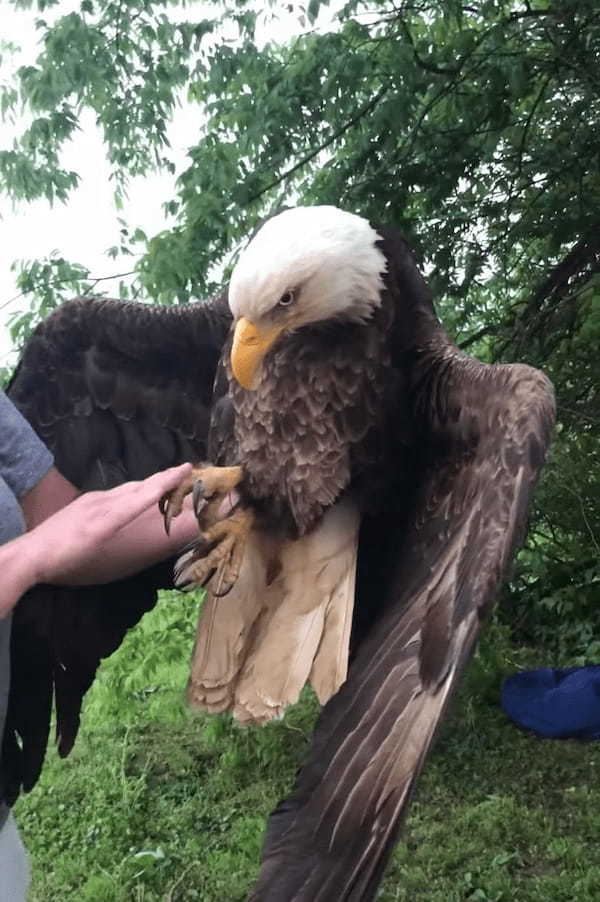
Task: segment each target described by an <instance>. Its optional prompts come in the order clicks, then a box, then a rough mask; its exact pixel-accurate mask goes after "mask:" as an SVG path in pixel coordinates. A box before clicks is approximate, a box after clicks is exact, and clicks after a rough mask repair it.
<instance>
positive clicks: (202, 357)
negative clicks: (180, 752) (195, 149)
mask: <svg viewBox="0 0 600 902" xmlns="http://www.w3.org/2000/svg"><path fill="white" fill-rule="evenodd" d="M229 323H230V315H229V312H228V307H227V304H226V300H225V298H224V297H220V298H217V299H216V300H215V301H213V302H211V303H206V304H192V305H188V306H182V307H173V308H167V307H158V306H148V305H145V304H135V303H125V302H120V301H110V300H83V299H82V300H75V301H71V302H68V303H66V304H63V305H62V306H61V307H60V308H58V310H57V311H56V312H55V313H53V314H52V316H50V317H49V318H48V319H47V320H46V321H45V322H43V323H42V324H41V325H40V326H39V327H38V329H37V330H36V332H35V333H34V335H33V336H32V338H31V339H30V341H29V342H28V344H27V346H26V348H25V350H24V352H23V355H22V358H21V361H20V363H19V366H18V368H17V371H16V373H15V375H14V377H13V379H12V381H11V384H10V386H9V389H8V394H9V396H10V397H11V399H12V401H13V402H14V403H15V404H16V405H17V407H18V408H19V409H20V410H21V412H22V413H23V414H24V416H25V417H26V418H27V419H28V420H29V422H30V423H31V424H32V426H33V427H34V429H35V430H36V431H37V433H38V434H39V435H40V436H41V438H42V439H43V440H44V441H45V442H46V444H47V445H48V447H49V448H50V449H51V451H52V452H53V453H54V456H55V463H56V466H57V468H58V469H59V470H60V471H61V472H62V474H63V475H64V476H66V477H67V478H68V479H69V480H71V482H73V483H74V484H75V485H76V486H78V487H79V488H81V489H82V490H84V491H88V490H92V489H100V488H110V487H112V486H114V485H117V484H119V483H121V482H124V481H127V480H129V479H142V478H144V477H146V476H148V475H150V474H151V473H153V472H155V471H156V470H159V469H163V468H165V467H168V466H171V465H174V464H176V463H180V462H182V461H185V460H192V461H194V460H196V461H197V460H200V459H203V458H204V457H205V455H206V439H207V433H208V423H209V417H210V403H211V397H212V387H213V382H214V375H215V370H216V366H217V361H218V359H219V355H220V351H221V345H222V343H223V340H224V338H225V335H226V334H227V331H228V329H229ZM171 574H172V566H171V563H170V562H167V563H164V564H160V565H157V566H156V567H153V568H150V569H148V570H146V571H144V573H142V574H138V575H137V576H135V577H131V578H130V579H126V580H122V581H119V582H115V583H111V584H109V585H107V586H102V587H89V588H88V587H85V588H81V589H62V588H61V589H58V588H56V587H51V586H38V587H36V588H35V589H33V590H31V592H29V593H28V594H27V595H26V596H25V597H24V598H23V599H22V600H21V601H20V602H19V604H18V606H17V608H16V610H15V612H14V616H13V630H12V640H11V692H10V700H9V709H8V715H7V723H6V729H5V735H4V742H3V748H2V775H3V778H4V784H5V785H4V787H3V795H4V797H5V798H6V800H7V801H8V802H11V803H12V802H13V801H14V799H15V798H16V796H17V795H18V793H19V791H20V789H21V788H24V789H25V790H29V789H31V787H32V786H33V785H34V784H35V782H36V780H37V778H38V776H39V772H40V769H41V766H42V763H43V760H44V755H45V751H46V745H47V741H48V733H49V728H50V716H51V709H52V700H53V697H54V698H55V700H56V711H57V734H58V743H59V751H60V753H61V754H62V755H66V754H68V752H69V751H70V749H71V748H72V746H73V742H74V741H75V737H76V734H77V729H78V726H79V715H80V710H81V703H82V699H83V696H84V694H85V692H86V691H87V689H88V688H89V686H90V685H91V683H92V681H93V679H94V675H95V673H96V669H97V667H98V664H99V663H100V660H101V659H102V658H104V657H106V656H107V655H109V654H111V653H112V652H113V651H114V650H115V649H116V648H117V647H118V646H119V644H120V643H121V641H122V639H123V637H124V635H125V633H126V631H127V630H128V629H129V628H130V627H131V626H133V625H134V624H135V623H136V622H137V621H138V620H139V619H140V617H141V616H142V614H143V613H144V612H145V611H147V610H149V609H150V608H151V607H152V606H153V605H154V603H155V600H156V591H157V589H158V588H160V587H162V586H169V585H172V575H171ZM0 789H2V787H0Z"/></svg>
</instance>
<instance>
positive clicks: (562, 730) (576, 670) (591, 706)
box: [501, 665, 600, 739]
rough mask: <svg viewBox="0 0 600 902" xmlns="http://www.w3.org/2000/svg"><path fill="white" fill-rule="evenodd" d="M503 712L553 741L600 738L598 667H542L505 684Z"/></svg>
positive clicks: (502, 695)
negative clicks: (561, 668)
mask: <svg viewBox="0 0 600 902" xmlns="http://www.w3.org/2000/svg"><path fill="white" fill-rule="evenodd" d="M501 703H502V707H503V709H504V711H505V712H506V713H507V714H508V716H509V717H510V719H511V720H513V721H514V722H515V723H516V724H518V725H519V726H520V727H525V729H527V730H533V731H534V732H535V733H538V734H539V735H540V736H546V737H549V738H553V739H566V738H568V737H571V738H576V739H600V665H593V666H589V667H569V668H566V669H563V670H559V669H554V668H551V667H544V668H542V669H541V670H529V671H525V672H523V673H517V674H515V675H514V676H511V677H509V678H508V679H507V680H505V681H504V684H503V686H502V693H501Z"/></svg>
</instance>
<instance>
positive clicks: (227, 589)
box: [212, 583, 235, 598]
mask: <svg viewBox="0 0 600 902" xmlns="http://www.w3.org/2000/svg"><path fill="white" fill-rule="evenodd" d="M234 586H235V583H226V584H225V588H222V587H221V586H219V589H218V591H216V592H215V591H214V590H213V593H212V594H213V595H214V597H215V598H225V596H226V595H229V593H230V592H231V590H232V589H233V587H234Z"/></svg>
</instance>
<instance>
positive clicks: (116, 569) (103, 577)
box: [57, 498, 198, 586]
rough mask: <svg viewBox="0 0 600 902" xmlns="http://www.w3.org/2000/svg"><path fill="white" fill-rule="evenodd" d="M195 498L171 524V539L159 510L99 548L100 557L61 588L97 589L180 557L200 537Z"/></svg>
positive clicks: (65, 578) (68, 577)
mask: <svg viewBox="0 0 600 902" xmlns="http://www.w3.org/2000/svg"><path fill="white" fill-rule="evenodd" d="M189 502H191V498H190V499H189V501H188V503H187V504H186V505H185V506H184V509H183V511H182V512H181V514H180V515H179V517H177V518H175V519H174V520H173V521H172V523H171V530H170V535H168V536H167V534H166V532H165V526H164V522H163V518H162V516H161V515H160V513H159V510H158V507H157V506H155V507H153V508H151V509H150V510H147V511H144V513H143V514H142V515H141V516H140V517H138V518H137V519H136V520H134V521H133V522H132V523H129V524H128V525H127V526H124V527H123V528H122V529H120V530H119V532H117V533H115V535H113V536H112V537H111V538H110V539H109V540H108V541H106V542H104V544H103V545H101V546H99V548H98V553H97V555H96V556H94V558H93V559H92V560H90V561H88V562H87V563H86V564H85V565H81V566H79V567H76V568H74V569H73V570H72V571H71V572H69V573H65V574H64V575H63V576H62V577H61V579H60V580H57V584H58V585H70V586H75V585H96V584H101V583H109V582H113V581H114V580H116V579H124V578H125V577H127V576H131V575H132V574H133V573H137V572H138V571H140V570H144V569H145V568H146V567H149V566H151V565H152V564H155V563H156V562H157V561H161V560H165V559H166V558H168V557H171V556H173V555H175V554H177V553H178V552H179V551H180V550H181V549H182V548H183V547H184V545H187V543H188V542H191V541H192V539H195V538H197V537H198V523H197V521H196V518H195V517H194V514H193V512H192V509H191V503H189Z"/></svg>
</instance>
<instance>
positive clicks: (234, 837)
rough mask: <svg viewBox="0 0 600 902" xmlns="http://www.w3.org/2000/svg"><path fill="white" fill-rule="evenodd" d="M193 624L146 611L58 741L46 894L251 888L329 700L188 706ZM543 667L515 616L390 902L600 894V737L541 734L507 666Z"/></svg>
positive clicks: (170, 607)
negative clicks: (511, 690) (263, 720)
mask: <svg viewBox="0 0 600 902" xmlns="http://www.w3.org/2000/svg"><path fill="white" fill-rule="evenodd" d="M194 622H195V609H194V606H193V605H191V604H190V602H189V601H188V600H186V599H183V600H182V599H181V598H179V597H178V596H176V595H174V596H172V597H171V599H169V600H167V601H166V602H165V603H163V604H162V605H161V606H160V608H159V609H158V611H155V612H154V613H153V614H152V615H150V617H148V618H146V621H145V623H144V625H143V628H142V629H139V630H137V631H136V632H134V633H133V634H132V635H131V636H130V637H129V638H128V640H127V642H126V643H125V645H124V647H123V648H122V649H121V651H120V652H119V653H118V654H117V655H116V656H114V657H113V658H112V659H111V660H110V661H109V662H108V663H107V664H106V665H105V667H104V669H103V672H102V677H101V679H100V680H99V682H98V684H97V685H96V687H95V688H94V690H93V691H92V692H91V693H90V698H89V700H88V704H87V711H86V717H85V719H84V729H83V730H82V733H81V735H80V738H79V740H78V742H77V745H76V747H75V750H74V752H73V753H72V755H71V756H70V758H69V759H67V760H66V761H60V760H59V759H58V758H57V757H56V755H55V754H54V752H53V753H52V754H51V755H50V757H49V761H48V763H47V765H46V768H45V772H44V775H43V778H42V781H41V783H40V784H39V785H38V787H36V789H35V790H34V791H33V792H32V793H31V794H30V795H29V796H28V797H26V798H25V799H23V800H22V801H20V802H19V804H18V806H17V818H18V820H19V822H20V825H21V828H22V830H23V833H24V836H25V839H26V842H27V845H28V847H29V849H30V851H31V854H32V859H33V869H34V884H33V892H32V896H31V899H32V900H33V902H42V900H43V902H56V900H58V899H60V900H78V902H79V900H82V902H113V900H114V902H121V900H123V902H125V900H128V902H129V900H137V902H154V900H161V902H166V900H172V902H177V900H201V902H237V900H242V899H244V898H245V896H246V894H247V891H248V889H249V887H250V885H251V884H252V881H253V879H254V877H255V876H256V872H257V866H258V858H259V852H260V846H261V840H262V831H263V828H264V823H265V818H266V816H267V814H268V812H269V811H270V810H271V809H272V807H273V806H274V804H275V803H276V801H277V800H278V799H279V798H280V797H281V796H282V795H283V794H284V793H285V792H286V791H287V790H288V789H289V787H290V786H291V783H292V781H293V777H294V773H295V771H296V768H297V766H298V764H299V763H300V762H301V760H302V758H303V756H304V754H305V753H306V749H307V747H308V742H309V736H310V731H311V728H312V724H313V722H314V718H315V716H316V713H317V707H316V704H315V702H314V699H313V698H312V696H311V695H310V694H309V693H306V695H305V697H304V698H303V700H302V702H301V704H299V705H297V706H296V707H295V708H294V709H292V710H291V711H290V712H289V713H288V715H287V717H286V718H285V720H284V721H283V722H280V723H276V724H271V725H269V726H268V727H266V728H262V729H251V730H243V729H239V728H237V727H236V726H234V725H233V724H232V723H231V721H230V720H229V719H228V718H225V717H219V718H206V717H198V716H191V715H189V714H188V713H187V712H186V710H185V707H184V705H183V703H182V695H183V692H182V690H183V686H184V685H185V680H186V674H187V665H188V658H189V651H190V649H191V643H192V639H193V632H194ZM184 649H185V650H184ZM538 663H541V661H540V660H539V659H538V660H536V659H535V656H532V655H531V653H527V652H522V651H518V650H514V649H511V648H510V646H509V645H508V643H507V641H506V637H505V635H504V633H503V632H502V631H501V630H500V629H499V628H492V630H491V631H490V632H489V633H488V635H487V638H486V640H485V642H484V646H483V648H482V651H481V653H480V654H479V655H478V657H477V659H476V660H475V661H474V662H473V665H472V667H471V669H470V671H469V674H468V676H467V680H466V685H465V687H464V688H463V691H462V692H461V696H460V698H459V699H458V701H457V703H456V705H455V709H454V711H453V712H452V715H451V717H450V718H449V720H448V722H447V724H446V725H445V727H444V728H443V731H442V735H441V737H440V739H439V741H438V744H437V746H436V749H435V751H434V753H433V755H432V757H431V759H430V761H429V763H428V765H427V767H426V771H425V773H424V775H423V778H422V780H421V782H420V787H419V792H418V795H417V798H416V799H415V801H414V803H413V805H412V808H411V813H410V816H409V820H408V824H407V827H406V829H405V832H404V838H403V841H402V842H401V843H400V844H399V845H398V848H397V851H396V853H395V855H394V858H393V861H392V864H391V866H390V869H389V872H388V876H387V879H386V881H385V883H384V885H383V887H382V890H381V894H380V899H381V900H382V902H408V900H410V902H415V900H416V902H421V900H422V902H459V900H460V902H463V900H468V902H509V900H511V902H512V900H516V902H567V900H568V902H598V900H599V899H600V844H599V843H598V836H599V835H600V786H599V784H598V780H597V778H596V774H597V771H598V770H600V746H599V745H598V744H579V743H574V742H548V741H540V740H538V739H535V738H533V737H530V736H528V735H526V734H525V733H521V732H519V731H518V730H516V729H515V728H514V727H513V726H511V725H510V724H509V723H507V721H506V719H505V717H504V716H503V714H502V712H501V711H500V710H499V708H498V705H497V698H498V687H499V682H500V679H501V677H502V676H503V675H504V674H505V673H508V672H511V671H513V670H515V669H517V667H519V666H524V665H526V664H527V665H530V664H531V665H534V664H538ZM545 663H547V662H545ZM282 902H283V900H282ZM332 902H335V900H332Z"/></svg>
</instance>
